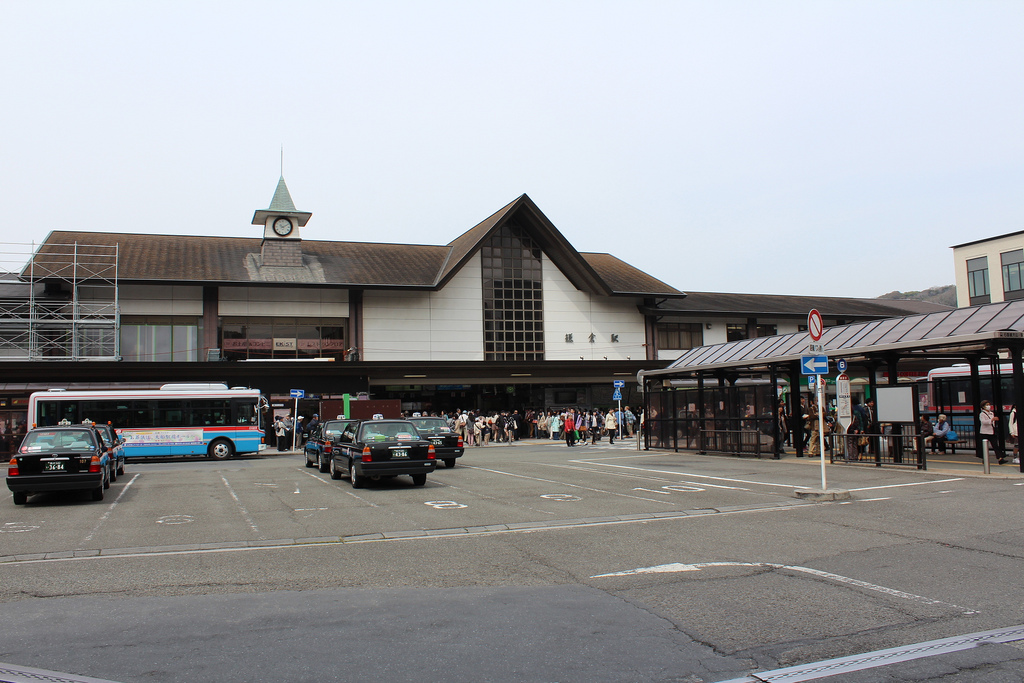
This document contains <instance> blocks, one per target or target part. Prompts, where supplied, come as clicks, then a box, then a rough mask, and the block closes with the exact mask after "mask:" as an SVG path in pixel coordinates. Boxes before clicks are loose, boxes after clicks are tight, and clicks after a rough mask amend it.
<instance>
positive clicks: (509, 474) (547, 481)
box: [463, 465, 675, 505]
mask: <svg viewBox="0 0 1024 683" xmlns="http://www.w3.org/2000/svg"><path fill="white" fill-rule="evenodd" d="M463 467H466V468H470V469H474V470H480V471H482V472H491V473H492V474H503V475H505V476H506V477H515V478H516V479H530V480H532V481H539V482H542V483H544V484H555V485H557V486H568V487H569V488H574V489H582V490H584V491H593V492H594V493H606V494H608V495H609V496H619V497H621V498H631V499H633V500H644V501H647V502H648V503H663V504H666V505H675V504H674V503H670V502H669V501H667V500H658V499H657V498H644V497H643V496H631V495H629V494H628V493H616V492H615V491H606V490H604V489H595V488H591V487H589V486H581V485H579V484H570V483H568V482H564V481H555V480H553V479H541V478H540V477H529V476H527V475H525V474H515V473H513V472H502V471H501V470H492V469H489V468H487V467H480V466H479V465H463Z"/></svg>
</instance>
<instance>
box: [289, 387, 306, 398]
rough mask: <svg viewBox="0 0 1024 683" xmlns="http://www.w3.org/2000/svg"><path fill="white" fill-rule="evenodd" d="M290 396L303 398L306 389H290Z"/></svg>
mask: <svg viewBox="0 0 1024 683" xmlns="http://www.w3.org/2000/svg"><path fill="white" fill-rule="evenodd" d="M291 397H292V398H305V397H306V390H305V389H292V393H291Z"/></svg>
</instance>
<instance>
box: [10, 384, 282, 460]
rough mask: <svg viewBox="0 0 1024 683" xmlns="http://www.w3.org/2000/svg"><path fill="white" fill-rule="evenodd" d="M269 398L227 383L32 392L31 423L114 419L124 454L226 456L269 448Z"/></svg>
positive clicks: (49, 425)
mask: <svg viewBox="0 0 1024 683" xmlns="http://www.w3.org/2000/svg"><path fill="white" fill-rule="evenodd" d="M267 407H268V405H267V400H266V399H265V398H264V397H263V396H262V395H261V394H260V391H259V390H258V389H247V388H244V387H234V388H231V389H229V388H228V387H227V385H226V384H165V385H163V386H162V387H160V388H159V389H147V390H126V391H70V390H63V389H50V390H49V391H37V392H35V393H33V394H32V395H31V396H30V397H29V402H28V419H29V424H31V425H32V426H33V427H52V426H56V425H59V424H81V423H82V422H95V423H98V424H106V423H109V424H111V425H112V426H113V427H114V429H116V430H117V433H118V435H119V436H120V437H121V438H122V439H123V440H124V449H125V457H127V458H146V457H170V456H185V455H206V456H208V457H210V458H214V459H216V460H224V459H227V458H230V457H232V456H234V455H244V454H249V453H258V452H260V451H262V450H264V449H265V448H266V440H265V436H266V433H265V431H264V428H263V417H264V413H265V412H266V410H267Z"/></svg>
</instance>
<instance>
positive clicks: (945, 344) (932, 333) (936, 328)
mask: <svg viewBox="0 0 1024 683" xmlns="http://www.w3.org/2000/svg"><path fill="white" fill-rule="evenodd" d="M1007 340H1014V341H1013V343H1024V301H1010V302H1002V303H995V304H985V305H981V306H970V307H967V308H956V309H951V310H946V311H941V312H937V313H929V314H919V315H908V316H902V317H896V318H886V319H882V320H872V321H868V322H859V323H853V324H849V325H835V326H832V327H826V328H825V330H824V332H823V334H822V337H821V341H820V342H819V343H820V344H822V345H823V347H824V353H825V354H826V355H829V356H835V357H840V356H841V357H844V358H847V359H856V358H867V357H871V356H877V355H881V354H884V353H887V352H897V353H900V354H901V355H902V356H904V357H907V356H913V355H926V354H929V353H936V354H937V353H943V354H952V353H970V352H975V353H977V352H980V351H984V350H986V349H989V350H991V349H992V348H993V347H996V348H998V347H1000V344H1003V346H1005V344H1006V342H1007ZM810 341H811V339H810V337H809V335H808V334H807V333H806V332H794V333H791V334H781V335H774V336H770V337H757V338H755V339H743V340H740V341H734V342H727V343H725V344H712V345H708V346H699V347H697V348H694V349H691V350H689V351H687V352H686V353H684V354H683V355H682V356H680V357H679V359H678V360H676V361H675V362H674V363H672V364H671V365H669V366H668V367H667V368H665V369H663V370H652V371H650V372H645V373H644V375H645V376H646V377H655V376H665V375H682V374H692V373H694V372H697V371H698V370H700V371H710V370H719V369H729V368H731V369H741V368H759V367H760V368H763V367H767V366H768V365H771V364H781V363H787V362H791V361H794V360H799V359H800V357H801V356H803V355H808V343H809V342H810Z"/></svg>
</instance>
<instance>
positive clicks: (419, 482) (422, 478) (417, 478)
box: [412, 474, 427, 486]
mask: <svg viewBox="0 0 1024 683" xmlns="http://www.w3.org/2000/svg"><path fill="white" fill-rule="evenodd" d="M412 483H413V484H415V485H416V486H423V485H424V484H426V483H427V475H425V474H414V475H412Z"/></svg>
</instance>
